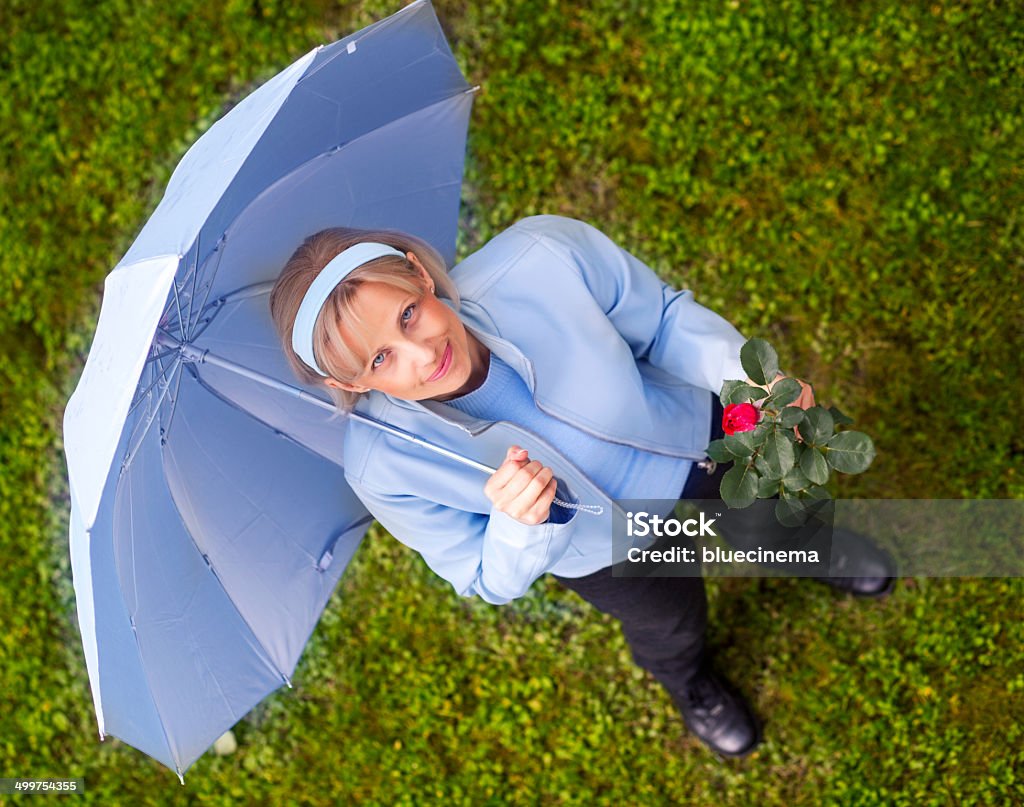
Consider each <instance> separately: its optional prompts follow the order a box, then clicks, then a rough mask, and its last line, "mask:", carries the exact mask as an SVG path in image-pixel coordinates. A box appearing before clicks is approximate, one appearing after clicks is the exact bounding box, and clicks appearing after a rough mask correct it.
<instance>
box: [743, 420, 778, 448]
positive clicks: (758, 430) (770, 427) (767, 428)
mask: <svg viewBox="0 0 1024 807" xmlns="http://www.w3.org/2000/svg"><path fill="white" fill-rule="evenodd" d="M773 431H775V426H774V424H773V422H772V419H771V418H767V417H766V418H765V419H764V420H762V421H761V422H760V423H758V424H757V425H756V426H755V427H754V430H753V431H749V432H744V433H745V434H749V435H750V442H751V443H752V444H753V446H754V448H760V447H761V446H763V445H764V441H765V440H767V439H768V435H769V434H771V433H772V432H773Z"/></svg>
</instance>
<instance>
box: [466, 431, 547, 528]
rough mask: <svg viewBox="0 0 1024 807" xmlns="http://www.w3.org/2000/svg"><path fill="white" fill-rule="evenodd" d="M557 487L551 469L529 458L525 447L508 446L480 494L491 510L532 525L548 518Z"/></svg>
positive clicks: (541, 522)
mask: <svg viewBox="0 0 1024 807" xmlns="http://www.w3.org/2000/svg"><path fill="white" fill-rule="evenodd" d="M557 486H558V483H557V482H556V481H555V474H554V471H552V470H551V469H550V468H548V467H547V466H546V465H541V464H540V463H539V462H537V460H530V457H529V455H528V454H527V451H526V449H524V448H520V447H519V446H510V447H509V450H508V452H507V453H506V454H505V461H504V462H503V463H502V464H501V465H500V466H498V470H496V471H495V472H494V473H493V474H491V477H490V478H489V479H488V480H487V482H486V484H485V485H484V494H485V495H486V496H487V498H488V499H490V500H491V503H492V504H493V505H494V507H495V509H497V510H500V511H501V512H502V513H505V515H508V516H511V517H512V518H514V519H515V520H516V521H519V522H521V523H523V524H529V525H531V526H532V525H534V524H543V523H544V522H545V521H547V520H548V515H549V513H550V511H551V502H553V501H554V499H555V488H556V487H557Z"/></svg>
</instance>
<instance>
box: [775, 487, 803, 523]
mask: <svg viewBox="0 0 1024 807" xmlns="http://www.w3.org/2000/svg"><path fill="white" fill-rule="evenodd" d="M809 515H810V511H809V509H808V507H807V504H806V503H805V502H804V501H803V500H801V499H799V498H796V497H792V496H786V495H785V488H783V496H782V498H780V499H779V500H778V501H777V502H776V503H775V517H776V518H777V519H778V520H779V523H780V524H783V525H785V526H787V527H799V526H801V525H802V524H804V523H805V522H806V521H807V518H808V516H809Z"/></svg>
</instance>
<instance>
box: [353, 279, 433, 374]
mask: <svg viewBox="0 0 1024 807" xmlns="http://www.w3.org/2000/svg"><path fill="white" fill-rule="evenodd" d="M422 298H423V295H422V294H419V295H417V294H410V296H408V297H406V298H405V299H403V300H402V302H401V303H400V304H399V306H398V316H397V317H395V324H396V325H397V326H398V328H399V329H401V327H402V314H404V313H405V309H407V308H408V307H409V306H410V305H411V304H412V303H414V302H416V301H417V300H421V299H422ZM387 349H388V346H387V345H386V344H385V345H384V347H379V348H377V349H376V350H372V351H370V355H369V356H368V357H367V359H366V369H367V370H373V360H374V359H375V358H377V356H378V355H379V354H381V353H383V352H384V351H385V350H387Z"/></svg>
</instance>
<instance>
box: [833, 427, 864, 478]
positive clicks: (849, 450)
mask: <svg viewBox="0 0 1024 807" xmlns="http://www.w3.org/2000/svg"><path fill="white" fill-rule="evenodd" d="M874 458H875V444H874V443H873V442H871V438H870V437H868V436H867V435H866V434H864V432H839V434H837V435H835V436H834V437H833V438H832V439H831V440H829V441H828V445H826V446H825V460H826V461H827V462H828V464H829V465H831V466H832V467H833V468H835V469H836V470H837V471H841V472H842V473H844V474H859V473H861V472H863V471H866V470H867V469H868V466H869V465H871V462H872V460H874Z"/></svg>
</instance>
